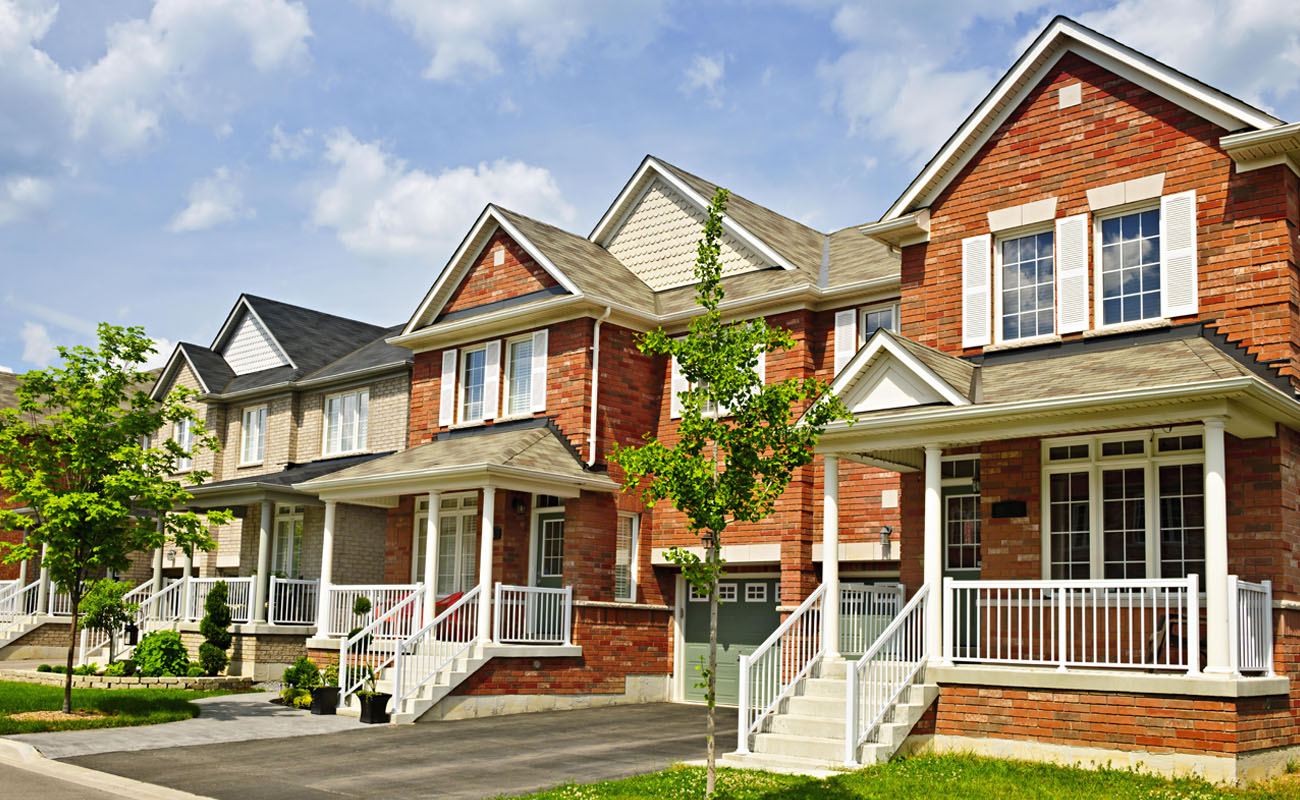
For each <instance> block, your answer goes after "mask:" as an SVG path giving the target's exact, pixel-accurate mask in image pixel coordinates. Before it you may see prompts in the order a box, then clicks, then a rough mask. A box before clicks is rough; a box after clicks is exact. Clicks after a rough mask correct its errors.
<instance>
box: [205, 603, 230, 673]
mask: <svg viewBox="0 0 1300 800" xmlns="http://www.w3.org/2000/svg"><path fill="white" fill-rule="evenodd" d="M229 597H230V587H229V586H228V585H227V584H226V582H225V581H217V582H216V583H215V584H213V585H212V589H211V590H210V591H209V592H208V596H207V599H206V600H204V602H203V621H202V622H200V623H199V633H201V634H203V638H204V639H205V640H206V641H204V642H203V644H201V645H199V665H200V666H201V667H202V669H203V671H204V673H205V674H207V675H213V676H215V675H219V674H221V671H222V670H223V669H225V668H226V666H227V665H229V664H230V656H228V655H226V651H227V650H229V649H230V643H231V641H232V640H233V637H232V636H231V635H230V606H229V604H228V603H227V601H228V600H229Z"/></svg>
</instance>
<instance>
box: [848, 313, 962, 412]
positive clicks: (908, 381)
mask: <svg viewBox="0 0 1300 800" xmlns="http://www.w3.org/2000/svg"><path fill="white" fill-rule="evenodd" d="M974 373H975V366H974V365H973V364H971V363H970V362H969V361H966V360H964V359H961V358H957V357H955V356H951V355H948V354H947V353H944V352H942V351H940V350H936V349H934V348H933V347H927V346H926V345H923V344H920V343H919V342H914V341H912V340H910V339H907V338H904V337H903V336H900V335H898V334H896V333H893V332H892V331H889V330H888V329H885V328H880V329H879V330H877V331H876V332H875V333H874V334H872V335H871V338H870V339H868V340H867V343H866V344H864V345H863V346H862V348H861V349H860V350H858V352H857V354H856V355H854V356H853V358H852V359H850V360H849V363H848V364H845V365H844V369H842V370H840V373H839V375H836V376H835V379H834V380H833V381H832V382H831V386H830V393H831V394H833V395H835V396H836V397H839V398H840V399H841V400H843V401H844V402H845V404H846V405H848V406H849V409H850V410H858V407H859V406H863V405H866V406H870V407H872V408H871V410H873V411H875V410H883V409H889V408H900V407H911V406H917V405H928V404H931V403H945V404H948V405H953V406H964V405H969V404H970V403H971V399H972V398H971V394H972V391H971V390H972V387H973V385H974V382H973V380H972V378H973V376H974Z"/></svg>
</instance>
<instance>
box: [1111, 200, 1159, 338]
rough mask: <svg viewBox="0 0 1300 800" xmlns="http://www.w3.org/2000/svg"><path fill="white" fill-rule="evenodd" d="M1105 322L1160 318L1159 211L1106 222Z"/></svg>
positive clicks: (1112, 323) (1145, 212) (1130, 215)
mask: <svg viewBox="0 0 1300 800" xmlns="http://www.w3.org/2000/svg"><path fill="white" fill-rule="evenodd" d="M1101 229H1102V235H1101V238H1102V253H1101V270H1102V276H1101V285H1102V300H1103V302H1102V321H1103V323H1104V324H1106V325H1114V324H1116V323H1120V322H1133V321H1135V320H1140V319H1151V318H1154V317H1159V316H1160V212H1159V211H1156V210H1151V211H1144V212H1141V213H1139V214H1128V215H1126V216H1123V217H1118V218H1115V219H1108V220H1103V221H1102V223H1101Z"/></svg>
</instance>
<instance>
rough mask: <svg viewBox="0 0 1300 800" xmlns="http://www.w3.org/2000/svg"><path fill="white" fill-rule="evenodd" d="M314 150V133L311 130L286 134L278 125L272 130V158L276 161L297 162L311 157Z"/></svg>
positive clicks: (305, 129)
mask: <svg viewBox="0 0 1300 800" xmlns="http://www.w3.org/2000/svg"><path fill="white" fill-rule="evenodd" d="M311 149H312V131H311V128H303V129H302V130H300V131H298V132H297V133H285V132H284V129H283V128H281V127H280V124H279V123H276V125H275V127H274V128H272V129H271V150H270V156H271V158H273V159H275V160H276V161H284V160H285V159H288V160H290V161H297V160H298V159H300V158H305V157H306V156H308V155H311Z"/></svg>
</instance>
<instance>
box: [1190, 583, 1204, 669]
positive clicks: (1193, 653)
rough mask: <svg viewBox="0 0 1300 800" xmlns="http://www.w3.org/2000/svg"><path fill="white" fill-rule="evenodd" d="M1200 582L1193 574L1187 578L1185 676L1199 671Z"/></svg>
mask: <svg viewBox="0 0 1300 800" xmlns="http://www.w3.org/2000/svg"><path fill="white" fill-rule="evenodd" d="M1200 584H1201V581H1200V576H1198V575H1197V574H1196V573H1195V572H1193V573H1192V574H1191V575H1188V576H1187V674H1188V675H1195V674H1197V673H1198V672H1200V671H1201V585H1200Z"/></svg>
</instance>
